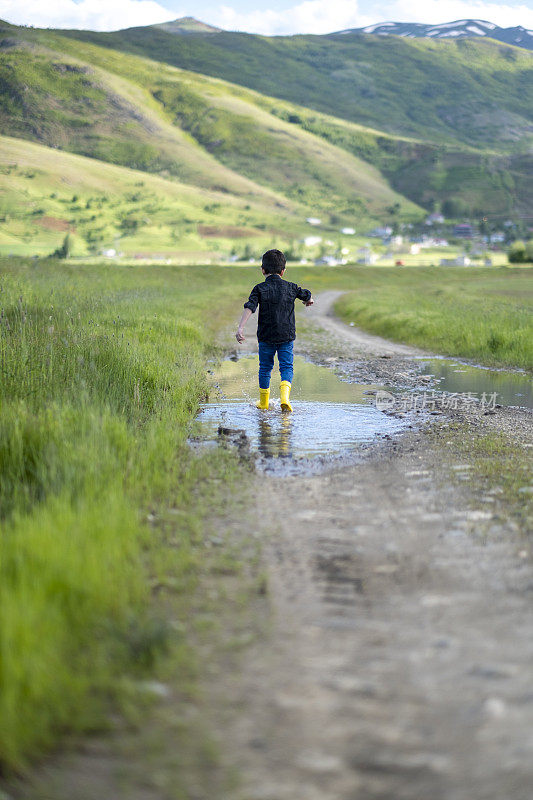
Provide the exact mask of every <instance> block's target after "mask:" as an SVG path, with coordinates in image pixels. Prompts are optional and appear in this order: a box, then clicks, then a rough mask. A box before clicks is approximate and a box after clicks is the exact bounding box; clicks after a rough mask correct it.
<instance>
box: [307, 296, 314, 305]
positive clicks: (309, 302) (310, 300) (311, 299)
mask: <svg viewBox="0 0 533 800" xmlns="http://www.w3.org/2000/svg"><path fill="white" fill-rule="evenodd" d="M314 303H315V301H314V300H313V298H312V297H310V298H309V300H308V301H307V303H306V304H305V305H306V306H312V305H314Z"/></svg>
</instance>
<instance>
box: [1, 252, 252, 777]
mask: <svg viewBox="0 0 533 800" xmlns="http://www.w3.org/2000/svg"><path fill="white" fill-rule="evenodd" d="M0 289H1V295H0V297H1V308H2V311H1V318H0V369H1V371H2V382H1V388H0V397H1V403H2V420H1V423H0V487H1V489H0V518H1V521H2V538H1V545H0V608H1V616H0V645H1V652H2V655H1V660H0V684H1V693H0V720H1V723H0V763H1V764H2V767H3V769H6V770H9V769H17V770H18V769H21V768H22V767H24V766H25V765H26V764H27V762H28V759H31V758H35V757H36V756H37V755H39V754H41V753H42V752H44V751H45V750H47V749H48V748H49V747H50V746H52V745H53V744H54V743H55V742H56V741H57V739H58V738H59V737H61V736H62V734H63V732H65V731H73V730H74V731H86V730H88V729H89V730H90V729H93V728H95V727H99V726H101V725H102V724H104V722H105V718H106V713H107V712H108V708H109V699H110V697H111V698H113V697H116V696H117V691H118V688H119V685H120V681H121V680H122V679H123V678H124V676H130V677H136V676H140V675H142V673H143V671H144V670H146V669H147V668H149V667H150V666H151V665H152V664H153V661H154V659H155V658H156V654H157V651H158V650H159V648H160V647H161V646H162V644H164V640H165V629H164V625H163V626H161V625H160V624H159V623H158V622H157V620H154V619H152V617H151V613H152V612H151V608H152V605H151V601H150V583H151V581H150V578H151V574H152V571H153V570H154V569H155V570H156V575H157V574H159V573H161V574H164V571H165V568H166V567H168V565H165V564H163V563H162V556H161V553H162V540H161V537H160V534H159V531H158V529H157V528H155V529H154V527H153V525H152V523H151V522H150V520H151V516H153V515H151V511H150V509H152V508H156V509H157V514H158V515H160V514H162V513H164V511H165V509H177V510H178V512H179V514H178V516H177V517H173V518H172V519H173V520H174V525H173V529H172V536H173V545H172V557H171V558H170V557H167V559H166V561H168V564H171V566H172V575H171V578H169V579H171V581H172V586H173V589H174V591H178V592H181V593H183V596H184V603H185V602H186V600H187V598H188V597H189V595H190V594H191V592H192V590H193V589H194V586H195V584H196V582H197V580H198V577H199V574H200V572H201V569H202V559H201V557H200V555H201V552H202V547H203V545H202V535H201V527H202V519H203V516H205V514H206V513H207V511H208V509H209V507H210V503H211V502H213V499H212V498H210V496H209V494H210V492H211V491H212V490H211V489H210V488H209V487H210V482H209V476H210V475H211V476H214V477H216V478H217V480H218V481H219V482H220V480H221V479H223V481H224V484H225V485H227V481H230V480H231V476H232V474H235V469H236V467H235V465H234V462H233V459H232V458H231V456H230V455H229V454H227V453H220V452H216V453H214V454H212V455H209V456H204V457H196V456H193V455H192V454H191V452H190V450H189V448H188V445H187V444H186V437H187V431H188V425H189V423H190V421H191V419H192V418H193V417H194V415H195V413H196V410H197V408H198V403H199V400H201V399H202V398H203V397H204V396H205V393H206V390H207V384H206V373H205V368H204V367H205V360H206V357H207V355H208V354H212V353H213V347H212V344H211V342H212V338H213V335H214V330H215V329H216V328H217V325H218V324H220V320H221V318H222V317H221V315H223V314H224V313H225V309H226V308H227V304H228V298H229V297H230V296H231V297H233V292H234V286H233V280H232V275H231V273H230V271H225V272H224V271H218V272H217V271H207V270H200V271H198V272H191V271H190V270H185V269H179V268H174V269H162V268H157V267H151V268H149V269H142V268H131V267H130V268H120V267H115V268H114V269H113V270H108V269H107V268H105V267H95V268H89V267H86V268H83V267H69V266H65V265H61V264H59V263H55V262H48V263H46V262H37V263H33V262H32V263H28V262H26V261H19V262H16V263H12V262H9V263H7V264H6V263H4V262H2V263H1V271H0ZM176 513H177V512H176ZM182 613H183V614H184V618H185V619H186V618H187V610H186V605H184V606H183V609H182ZM187 669H188V668H187V659H186V658H184V671H183V681H184V685H185V683H186V681H187V680H188V677H187Z"/></svg>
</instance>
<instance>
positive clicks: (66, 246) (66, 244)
mask: <svg viewBox="0 0 533 800" xmlns="http://www.w3.org/2000/svg"><path fill="white" fill-rule="evenodd" d="M73 246H74V241H73V239H72V236H71V235H70V233H67V235H66V236H65V238H64V239H63V244H62V245H61V247H58V248H57V250H54V252H53V253H52V257H53V258H69V256H70V254H71V253H72V248H73Z"/></svg>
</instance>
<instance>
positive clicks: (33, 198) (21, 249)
mask: <svg viewBox="0 0 533 800" xmlns="http://www.w3.org/2000/svg"><path fill="white" fill-rule="evenodd" d="M0 187H1V191H0V249H1V250H2V251H3V252H4V253H13V254H25V253H32V254H37V255H39V254H41V255H47V254H49V253H51V252H52V251H53V250H55V249H56V248H57V247H58V246H59V245H60V244H61V242H62V241H63V239H64V237H65V235H66V234H67V233H70V234H71V235H72V237H73V244H74V253H73V254H74V255H84V254H87V253H91V252H93V251H94V252H98V251H99V250H100V249H101V248H102V247H107V248H110V247H113V248H115V249H116V250H119V251H122V252H124V253H125V254H130V255H132V254H151V253H159V254H162V255H176V254H177V253H179V254H180V255H181V256H184V257H187V258H188V259H189V260H191V259H197V260H198V259H201V260H202V262H204V263H205V261H206V259H209V258H213V259H216V258H218V257H220V255H221V254H225V257H226V258H227V256H228V254H229V253H230V251H231V248H232V247H233V246H234V244H235V242H238V243H239V245H240V246H243V245H244V243H246V242H249V243H251V244H253V246H254V249H258V250H259V249H261V248H262V247H264V248H266V247H268V246H269V245H270V244H271V243H272V242H273V241H275V240H276V239H280V238H281V239H282V240H283V241H289V240H290V239H291V238H293V237H295V236H296V235H297V232H298V231H299V229H300V227H301V217H300V215H296V214H295V213H294V212H292V213H291V212H290V211H289V210H288V209H282V208H279V207H277V206H276V204H275V203H274V202H271V203H267V202H265V199H264V198H263V197H259V198H257V197H255V198H254V197H252V198H249V197H246V198H241V197H238V196H232V195H230V194H227V193H223V192H214V191H209V190H207V189H200V188H198V187H194V186H190V185H187V184H182V183H180V182H178V181H176V180H168V179H165V178H162V177H160V176H156V175H149V174H146V173H143V172H139V171H136V170H130V169H127V168H125V167H119V166H116V165H112V164H106V163H104V162H102V161H97V160H95V159H90V158H85V157H83V156H77V155H73V154H71V153H64V152H61V151H60V150H56V149H54V148H49V147H43V146H42V145H38V144H34V143H33V142H27V141H24V140H22V139H11V138H8V137H0Z"/></svg>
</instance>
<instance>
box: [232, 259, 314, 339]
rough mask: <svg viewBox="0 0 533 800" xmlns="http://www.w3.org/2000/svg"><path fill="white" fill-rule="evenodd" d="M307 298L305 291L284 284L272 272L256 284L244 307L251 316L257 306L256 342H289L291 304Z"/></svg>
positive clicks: (291, 336) (292, 334)
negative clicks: (248, 310)
mask: <svg viewBox="0 0 533 800" xmlns="http://www.w3.org/2000/svg"><path fill="white" fill-rule="evenodd" d="M310 298H311V292H310V291H309V289H302V288H300V286H298V285H297V284H296V283H291V282H290V281H285V280H283V278H282V277H281V275H277V274H276V273H274V274H272V275H267V277H266V279H265V280H264V281H263V282H262V283H258V284H257V285H256V286H254V288H253V289H252V291H251V292H250V297H249V299H248V301H247V302H246V303H245V304H244V307H245V308H249V309H250V311H251V312H252V313H254V312H255V310H256V308H257V306H258V305H259V320H258V323H257V338H258V340H259V341H260V342H269V343H271V344H277V343H278V342H292V341H294V339H295V338H296V322H295V319H294V301H295V300H302V301H303V302H304V303H305V302H308V301H309V300H310Z"/></svg>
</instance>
